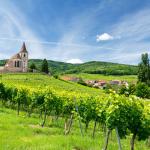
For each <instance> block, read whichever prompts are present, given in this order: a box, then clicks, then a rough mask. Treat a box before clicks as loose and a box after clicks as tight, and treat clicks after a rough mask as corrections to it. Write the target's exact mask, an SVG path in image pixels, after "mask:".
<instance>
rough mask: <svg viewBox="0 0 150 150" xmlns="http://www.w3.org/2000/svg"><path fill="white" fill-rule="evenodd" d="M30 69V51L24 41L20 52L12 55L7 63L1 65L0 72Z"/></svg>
mask: <svg viewBox="0 0 150 150" xmlns="http://www.w3.org/2000/svg"><path fill="white" fill-rule="evenodd" d="M27 71H28V51H27V49H26V45H25V43H23V45H22V47H21V49H20V52H19V53H17V54H16V55H14V56H12V57H11V58H10V59H9V60H8V61H7V62H6V64H5V66H4V67H0V72H27Z"/></svg>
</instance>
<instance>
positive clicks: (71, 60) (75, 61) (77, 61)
mask: <svg viewBox="0 0 150 150" xmlns="http://www.w3.org/2000/svg"><path fill="white" fill-rule="evenodd" d="M66 62H67V63H71V64H82V63H83V61H82V60H80V59H78V58H75V59H70V60H67V61H66Z"/></svg>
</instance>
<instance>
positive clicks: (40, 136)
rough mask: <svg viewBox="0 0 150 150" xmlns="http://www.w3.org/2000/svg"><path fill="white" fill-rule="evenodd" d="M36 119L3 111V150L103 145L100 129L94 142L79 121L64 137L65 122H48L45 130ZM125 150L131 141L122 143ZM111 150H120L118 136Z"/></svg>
mask: <svg viewBox="0 0 150 150" xmlns="http://www.w3.org/2000/svg"><path fill="white" fill-rule="evenodd" d="M39 123H40V119H39V117H38V116H37V115H32V117H31V118H28V117H26V114H25V113H24V112H21V114H20V116H17V115H16V111H14V110H10V109H6V108H2V107H0V150H99V149H102V147H103V145H104V133H103V132H102V129H101V128H99V129H98V132H97V134H96V137H95V139H93V138H92V129H90V128H89V132H88V133H87V134H85V135H84V137H82V136H81V134H80V130H79V127H78V122H77V121H76V122H75V124H74V125H73V130H72V132H71V134H69V135H67V136H64V134H63V120H61V119H59V120H58V121H57V123H56V122H55V123H53V122H52V119H51V118H48V120H47V122H46V126H45V127H44V128H42V127H41V126H40V125H39ZM121 143H122V147H123V150H129V149H130V148H129V145H130V144H129V143H130V141H129V138H127V139H123V140H121ZM108 149H109V150H117V149H118V144H117V141H116V135H115V132H113V134H112V135H111V138H110V141H109V146H108ZM148 149H149V148H148V147H147V146H146V144H145V142H138V141H136V143H135V150H148Z"/></svg>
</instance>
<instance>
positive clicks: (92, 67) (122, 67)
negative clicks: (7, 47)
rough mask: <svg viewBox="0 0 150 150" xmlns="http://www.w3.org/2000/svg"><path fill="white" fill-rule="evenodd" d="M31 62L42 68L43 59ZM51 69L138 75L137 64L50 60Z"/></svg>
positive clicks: (31, 60)
mask: <svg viewBox="0 0 150 150" xmlns="http://www.w3.org/2000/svg"><path fill="white" fill-rule="evenodd" d="M31 63H35V65H36V66H37V69H38V70H40V67H41V64H42V60H41V59H30V60H29V66H30V64H31ZM4 64H5V60H1V61H0V66H2V65H4ZM48 64H49V70H50V72H51V73H52V74H67V73H68V74H71V73H90V74H105V75H136V74H137V69H138V68H137V66H133V65H126V64H118V63H110V62H100V61H91V62H86V63H83V64H70V63H65V62H58V61H52V60H48Z"/></svg>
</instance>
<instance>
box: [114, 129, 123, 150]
mask: <svg viewBox="0 0 150 150" xmlns="http://www.w3.org/2000/svg"><path fill="white" fill-rule="evenodd" d="M115 130H116V135H117V141H118V145H119V150H122V147H121V142H120V136H119V133H118V128H117V127H116V128H115Z"/></svg>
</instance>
